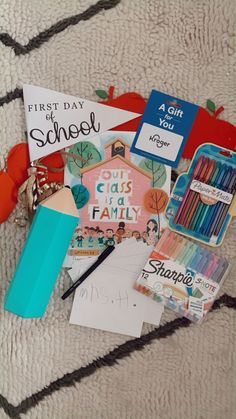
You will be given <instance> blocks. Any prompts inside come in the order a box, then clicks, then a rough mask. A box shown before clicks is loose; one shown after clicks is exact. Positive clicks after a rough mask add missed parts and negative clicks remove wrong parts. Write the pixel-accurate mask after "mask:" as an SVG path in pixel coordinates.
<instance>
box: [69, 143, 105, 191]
mask: <svg viewBox="0 0 236 419" xmlns="http://www.w3.org/2000/svg"><path fill="white" fill-rule="evenodd" d="M69 153H70V155H69V156H68V157H67V166H68V169H69V171H70V172H71V173H72V175H74V176H76V177H79V178H80V181H81V183H82V177H83V176H82V174H81V169H84V168H85V167H88V166H91V165H93V164H96V163H98V162H99V161H101V159H102V158H101V154H100V153H99V151H98V149H97V148H96V147H95V145H94V144H92V143H90V142H89V141H81V142H80V143H77V144H75V145H73V146H72V147H71V148H70V151H69Z"/></svg>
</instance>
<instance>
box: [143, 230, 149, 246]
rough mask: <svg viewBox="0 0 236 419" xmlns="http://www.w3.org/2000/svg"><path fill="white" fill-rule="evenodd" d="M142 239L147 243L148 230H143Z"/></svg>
mask: <svg viewBox="0 0 236 419" xmlns="http://www.w3.org/2000/svg"><path fill="white" fill-rule="evenodd" d="M142 239H143V243H147V239H148V233H147V232H146V231H143V232H142Z"/></svg>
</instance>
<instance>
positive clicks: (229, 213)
mask: <svg viewBox="0 0 236 419" xmlns="http://www.w3.org/2000/svg"><path fill="white" fill-rule="evenodd" d="M235 190H236V153H233V152H231V151H229V150H226V149H223V148H220V147H218V146H215V145H214V144H204V145H203V146H201V147H199V149H198V150H197V152H196V153H195V156H194V158H193V160H192V163H191V165H190V168H189V171H188V173H185V174H182V175H180V176H179V177H178V179H177V182H176V185H175V187H174V190H173V192H172V196H171V199H170V202H169V204H168V206H167V209H166V216H167V218H168V220H169V227H170V228H171V229H172V230H175V231H178V232H179V233H181V234H184V235H187V236H190V237H193V238H194V239H196V240H199V241H202V242H204V243H207V244H209V245H210V246H219V245H220V244H221V243H222V241H223V239H224V236H225V233H226V230H227V228H228V226H229V223H230V221H231V218H232V217H233V216H234V215H235V213H236V211H235V210H236V199H235Z"/></svg>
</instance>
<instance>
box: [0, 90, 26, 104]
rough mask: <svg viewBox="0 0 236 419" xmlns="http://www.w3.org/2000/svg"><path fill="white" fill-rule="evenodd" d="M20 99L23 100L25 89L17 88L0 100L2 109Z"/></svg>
mask: <svg viewBox="0 0 236 419" xmlns="http://www.w3.org/2000/svg"><path fill="white" fill-rule="evenodd" d="M19 98H21V99H23V89H19V88H18V87H16V88H15V90H12V91H11V92H9V93H7V94H6V95H5V96H2V97H1V98H0V107H1V106H3V105H6V104H7V103H10V102H12V101H13V100H15V99H19Z"/></svg>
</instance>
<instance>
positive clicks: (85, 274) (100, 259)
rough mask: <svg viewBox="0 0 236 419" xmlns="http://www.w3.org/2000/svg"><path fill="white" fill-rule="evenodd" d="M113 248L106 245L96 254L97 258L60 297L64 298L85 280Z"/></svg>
mask: <svg viewBox="0 0 236 419" xmlns="http://www.w3.org/2000/svg"><path fill="white" fill-rule="evenodd" d="M114 249H115V246H108V247H106V249H105V250H104V251H103V252H102V253H101V254H100V255H99V256H98V259H97V260H96V262H95V263H94V264H93V265H92V266H90V268H89V269H88V270H87V271H86V272H85V273H84V274H83V275H82V276H81V277H80V278H79V279H77V281H75V282H74V284H73V285H72V286H71V287H70V288H68V290H67V291H66V292H65V293H64V294H63V296H62V297H61V298H62V300H65V299H66V298H67V297H69V295H71V293H72V292H73V291H74V290H75V289H76V288H77V287H78V286H79V285H80V284H82V282H84V281H85V279H86V278H88V276H89V275H90V274H91V273H92V272H93V271H94V270H95V269H96V268H97V267H98V266H99V265H101V263H102V262H103V261H104V260H105V259H106V258H107V257H108V256H109V255H110V254H111V252H113V250H114Z"/></svg>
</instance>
